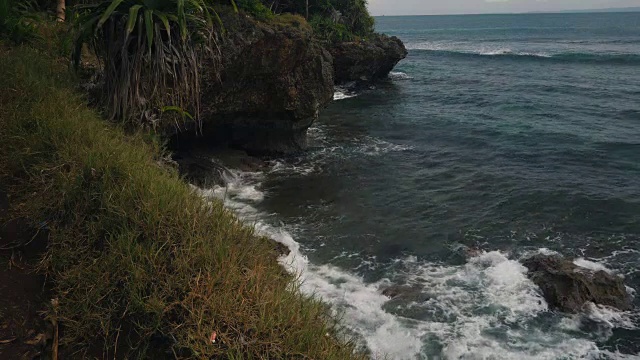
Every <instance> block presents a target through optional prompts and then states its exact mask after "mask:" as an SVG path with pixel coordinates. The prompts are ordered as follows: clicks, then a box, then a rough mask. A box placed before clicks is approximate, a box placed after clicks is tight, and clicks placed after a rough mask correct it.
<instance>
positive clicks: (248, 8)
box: [236, 0, 273, 21]
mask: <svg viewBox="0 0 640 360" xmlns="http://www.w3.org/2000/svg"><path fill="white" fill-rule="evenodd" d="M236 5H237V6H238V8H239V9H242V10H244V11H245V12H247V13H248V14H250V15H252V16H253V17H254V18H256V19H257V20H260V21H268V20H271V19H273V12H271V10H270V9H269V8H268V7H266V6H265V5H264V4H263V3H262V2H260V0H236Z"/></svg>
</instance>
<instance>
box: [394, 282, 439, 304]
mask: <svg viewBox="0 0 640 360" xmlns="http://www.w3.org/2000/svg"><path fill="white" fill-rule="evenodd" d="M382 295H384V296H386V297H388V298H389V299H392V300H394V299H404V300H413V301H419V302H423V301H427V300H429V298H430V297H429V296H428V295H426V294H424V293H422V292H421V291H420V289H419V288H418V287H415V286H407V285H391V286H389V287H387V288H385V289H384V290H382Z"/></svg>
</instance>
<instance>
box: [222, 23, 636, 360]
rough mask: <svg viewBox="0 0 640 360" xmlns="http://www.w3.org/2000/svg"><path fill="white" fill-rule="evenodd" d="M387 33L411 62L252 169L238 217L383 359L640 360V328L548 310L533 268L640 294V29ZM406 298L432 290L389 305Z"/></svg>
mask: <svg viewBox="0 0 640 360" xmlns="http://www.w3.org/2000/svg"><path fill="white" fill-rule="evenodd" d="M377 29H378V31H380V32H383V33H387V34H390V35H396V36H398V37H400V38H401V39H402V40H403V41H404V42H405V44H406V46H407V48H408V49H409V56H408V57H407V59H406V60H404V61H402V62H401V63H400V64H399V65H398V67H397V68H396V70H395V72H394V73H393V74H392V75H391V76H390V79H389V80H388V81H386V82H383V83H381V84H378V85H376V87H375V88H371V89H368V90H366V91H361V92H359V93H350V92H349V91H347V90H345V89H338V90H339V92H338V93H337V96H336V98H339V99H341V100H339V101H336V102H334V103H333V104H332V105H331V106H330V107H329V108H328V109H326V111H324V112H323V113H322V115H321V119H320V120H319V121H318V123H317V124H315V125H314V127H313V128H312V129H311V130H310V143H311V146H312V148H311V149H310V151H309V152H308V153H307V154H305V155H302V156H299V157H296V158H288V159H278V160H275V161H273V166H272V168H271V169H270V170H269V171H266V172H265V173H261V174H242V173H238V174H237V177H236V178H235V179H233V180H231V182H230V190H228V191H227V192H226V194H227V195H226V196H227V197H228V202H229V206H231V207H232V208H234V209H235V210H236V211H238V213H240V214H241V215H243V216H245V218H246V219H247V220H250V221H253V222H255V223H256V224H258V227H259V229H260V230H262V231H263V232H265V233H267V234H269V235H271V236H273V237H274V238H276V239H277V240H279V241H282V242H284V243H286V244H288V245H289V246H290V247H291V248H292V249H293V250H294V252H293V254H292V255H291V256H290V257H289V258H287V259H282V261H283V264H285V265H287V266H290V267H291V269H292V270H295V271H303V272H304V273H303V275H302V279H303V280H304V286H303V289H304V290H305V291H307V292H309V293H315V294H317V295H319V296H321V297H323V298H324V299H325V300H327V301H328V302H330V303H332V304H333V305H334V307H335V309H337V311H339V312H340V314H341V315H342V317H343V321H344V323H345V326H346V328H347V331H348V332H349V333H350V334H352V335H354V336H356V338H357V339H358V341H360V343H361V344H362V345H363V346H366V347H367V348H368V349H369V351H371V352H372V353H373V354H382V353H385V354H388V355H389V357H390V358H392V359H427V358H428V359H436V358H446V359H526V358H530V359H577V358H592V359H609V358H640V357H639V354H640V328H639V327H638V326H640V317H639V315H638V313H637V312H629V313H620V312H615V311H612V310H608V309H602V308H597V307H590V308H589V309H586V310H585V312H584V313H583V314H580V315H563V314H560V313H556V312H553V311H549V310H548V308H547V305H546V303H545V302H544V300H543V299H542V298H541V297H540V295H539V294H538V289H537V288H536V287H535V285H533V284H532V283H531V282H530V281H528V280H527V278H526V276H525V275H524V273H525V270H524V268H522V266H521V265H520V263H519V261H518V260H519V259H521V257H522V256H524V255H525V254H527V253H532V252H540V251H547V252H550V251H556V252H559V253H561V254H563V255H565V256H570V257H576V258H579V259H580V260H579V261H578V262H579V263H580V264H581V265H582V266H585V267H591V268H603V267H605V268H607V269H609V270H610V271H614V272H616V273H618V274H620V275H623V276H624V277H625V281H626V284H627V285H628V286H629V287H630V291H633V290H632V289H633V288H635V289H640V270H639V268H640V14H639V13H625V14H535V15H533V14H532V15H479V16H425V17H383V18H378V19H377ZM463 247H471V248H477V249H480V250H481V252H480V253H478V255H477V256H475V257H473V258H470V259H465V258H464V257H463V256H461V255H460V249H461V248H463ZM389 284H405V285H408V286H411V287H413V288H415V289H416V290H415V292H414V293H412V294H411V296H408V297H406V298H404V299H395V300H389V299H387V298H385V297H384V296H382V295H381V294H380V290H381V289H382V288H384V287H385V286H388V285H389ZM636 305H640V302H638V301H637V300H636Z"/></svg>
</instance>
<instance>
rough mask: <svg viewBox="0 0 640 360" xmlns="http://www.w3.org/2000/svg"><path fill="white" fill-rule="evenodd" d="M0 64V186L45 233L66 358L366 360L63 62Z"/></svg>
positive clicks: (266, 255) (4, 59) (233, 223)
mask: <svg viewBox="0 0 640 360" xmlns="http://www.w3.org/2000/svg"><path fill="white" fill-rule="evenodd" d="M0 63H2V66H0V176H1V177H2V179H3V181H4V182H5V183H7V184H9V186H8V191H9V193H10V194H11V196H12V199H14V202H13V203H14V204H17V205H16V206H14V208H13V209H12V214H13V215H14V216H20V215H27V216H28V217H29V218H30V219H32V220H33V221H34V222H35V223H38V222H40V221H43V220H47V221H48V226H49V228H50V239H49V245H48V250H47V253H46V256H45V257H44V258H43V259H42V264H41V268H42V271H43V272H45V273H46V274H47V275H48V276H49V278H50V279H51V280H52V282H53V293H54V294H55V296H56V297H57V298H58V299H59V304H60V305H59V307H58V309H57V311H56V313H55V314H50V316H55V317H56V318H57V320H58V322H59V323H60V324H61V326H62V334H63V335H62V338H61V342H62V345H63V346H64V349H66V351H67V352H71V353H75V354H76V356H77V357H78V358H83V355H82V354H83V352H84V351H85V350H86V349H88V348H89V346H90V345H93V346H94V347H95V346H96V344H99V349H100V351H101V352H102V353H103V354H110V358H112V357H113V353H114V349H115V348H118V347H120V349H121V351H122V350H125V351H127V352H130V354H129V357H130V358H136V357H138V358H165V357H167V358H173V357H176V358H229V359H258V358H262V359H267V358H270V359H284V358H287V359H289V358H299V359H307V358H313V359H341V360H342V359H356V358H363V356H362V355H359V354H354V353H353V349H354V347H353V344H351V343H349V342H347V341H346V340H344V339H342V338H341V337H340V336H339V335H337V333H338V332H337V330H336V323H335V321H334V319H333V318H332V317H331V316H330V315H329V310H328V308H327V306H326V305H325V304H323V303H321V302H319V301H317V300H314V299H311V298H308V297H305V296H303V295H301V294H300V292H299V291H298V290H297V285H296V281H295V279H294V278H292V277H291V276H289V275H287V274H285V273H284V272H283V269H282V268H281V267H280V266H279V265H278V264H277V262H276V260H275V259H276V251H275V250H274V245H273V243H271V242H270V241H268V240H266V239H261V238H258V237H256V236H255V234H254V233H253V230H252V229H250V228H247V227H246V226H244V225H243V224H242V223H240V222H239V220H238V219H237V218H235V217H234V216H233V215H232V214H230V213H229V212H228V211H226V210H225V209H224V208H223V207H222V205H221V204H220V203H218V202H214V203H205V202H204V201H203V200H202V199H201V198H200V197H199V196H197V195H196V194H194V193H193V191H192V190H191V189H190V187H189V186H188V185H187V184H186V183H185V182H183V181H182V180H181V179H180V177H179V175H178V174H177V173H176V172H175V171H173V170H170V169H166V168H163V167H161V166H159V165H158V162H159V160H160V159H161V157H162V153H161V149H160V147H159V146H158V145H157V144H155V143H153V142H147V141H145V138H148V137H146V136H143V135H142V134H137V135H136V134H134V135H128V134H125V132H123V131H122V130H121V129H120V128H118V127H115V126H113V125H111V124H109V123H107V122H105V121H103V120H102V119H101V118H100V117H99V116H98V115H97V114H96V112H95V111H93V110H92V109H90V108H88V107H87V106H86V104H85V99H83V98H82V96H80V95H78V94H77V93H75V91H74V90H73V88H74V81H73V79H72V76H71V75H70V74H69V72H68V70H67V64H66V63H65V62H57V61H55V60H54V59H53V58H49V57H48V56H46V55H44V54H43V53H42V52H39V51H37V50H34V49H30V48H27V47H18V48H14V49H7V48H6V47H3V46H1V44H0ZM213 331H216V332H217V334H218V341H217V342H216V343H215V344H211V343H210V341H209V337H210V334H211V333H212V332H213Z"/></svg>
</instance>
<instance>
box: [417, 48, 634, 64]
mask: <svg viewBox="0 0 640 360" xmlns="http://www.w3.org/2000/svg"><path fill="white" fill-rule="evenodd" d="M407 49H409V50H413V51H424V52H429V53H432V54H435V55H444V56H457V57H493V58H503V59H513V60H518V59H519V60H524V59H528V60H539V61H540V60H547V61H556V62H571V63H601V64H614V65H633V64H640V54H635V53H595V52H560V53H551V52H542V51H517V50H512V49H509V48H489V49H488V48H475V49H464V48H462V49H456V48H448V47H446V46H443V45H438V44H413V45H408V46H407Z"/></svg>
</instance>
